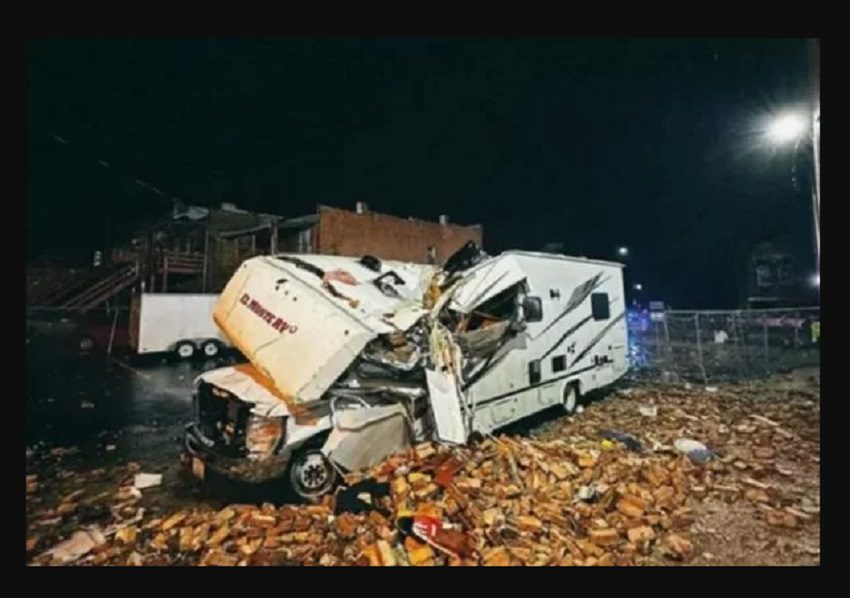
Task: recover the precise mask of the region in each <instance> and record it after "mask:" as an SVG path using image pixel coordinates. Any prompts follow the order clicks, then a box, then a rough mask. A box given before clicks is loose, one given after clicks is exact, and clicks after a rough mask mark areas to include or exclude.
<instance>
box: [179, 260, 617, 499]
mask: <svg viewBox="0 0 850 598" xmlns="http://www.w3.org/2000/svg"><path fill="white" fill-rule="evenodd" d="M625 307H626V304H625V297H624V289H623V276H622V266H621V265H620V264H616V263H611V262H602V261H597V260H589V259H584V258H573V257H567V256H560V255H553V254H544V253H531V252H523V251H509V252H506V253H503V254H501V255H499V256H496V257H489V256H486V255H485V254H483V253H482V252H481V251H480V250H479V249H478V248H477V247H475V246H474V245H467V246H466V247H464V248H463V249H462V250H461V251H459V252H458V253H457V254H455V256H453V257H452V258H450V259H449V260H448V261H447V262H446V264H445V265H444V266H443V267H442V268H438V267H435V266H425V265H416V264H408V263H400V262H389V261H383V262H382V261H381V260H378V259H376V258H374V257H370V256H366V257H363V258H352V257H339V256H326V255H278V256H264V257H256V258H252V259H250V260H247V261H246V262H245V263H244V264H243V265H242V266H241V267H240V269H239V270H238V271H237V272H236V274H235V275H234V276H233V278H232V279H231V280H230V282H229V283H228V285H227V287H226V288H225V290H224V292H223V293H222V295H221V298H220V300H219V302H218V303H217V305H216V307H215V312H214V314H215V316H214V317H215V321H216V323H217V324H218V325H219V326H220V327H221V329H222V331H223V333H224V334H225V335H226V336H227V337H228V338H229V339H230V340H231V342H232V343H233V344H234V345H235V346H236V347H237V348H238V349H240V351H241V352H242V353H243V354H244V355H245V356H246V357H247V358H248V359H249V360H250V363H248V364H244V365H239V366H234V367H227V368H221V369H218V370H213V371H211V372H207V373H205V374H203V375H202V376H200V377H199V378H198V379H197V380H196V391H195V398H194V401H195V416H196V417H195V421H194V422H192V423H191V424H189V425H188V426H187V429H186V435H185V438H184V445H185V449H186V450H185V453H184V461H185V462H186V463H187V464H191V466H192V470H193V471H194V473H195V475H196V476H198V477H201V478H203V477H204V476H205V475H206V473H205V472H206V471H207V469H208V468H209V469H210V470H214V471H216V472H217V473H220V474H223V475H225V476H227V477H231V478H238V479H243V480H254V481H260V480H265V479H269V478H275V477H278V476H281V477H284V476H285V477H288V479H289V482H290V483H291V485H292V488H293V489H294V490H295V491H296V493H298V494H299V495H301V496H302V497H305V498H315V497H318V496H321V495H322V494H324V493H326V492H328V491H329V490H330V489H331V488H332V487H333V485H334V482H335V480H336V479H337V476H338V473H339V472H340V471H351V470H357V469H362V468H365V467H369V466H371V465H374V464H375V463H377V462H379V461H380V460H381V459H383V458H384V457H386V456H387V455H389V454H391V453H393V452H396V451H400V450H404V449H405V448H406V447H408V446H410V445H411V444H413V443H416V442H420V441H422V440H427V439H433V440H439V441H442V442H449V443H457V444H462V443H465V442H466V441H467V440H468V439H469V438H470V436H471V435H472V434H474V433H476V432H478V433H485V434H486V433H490V432H492V431H493V430H496V429H498V428H500V427H503V426H505V425H507V424H510V423H512V422H515V421H517V420H519V419H521V418H524V417H526V416H528V415H531V414H533V413H536V412H539V411H541V410H543V409H546V408H548V407H551V406H555V405H562V406H563V407H564V409H566V410H567V411H568V412H572V411H573V410H574V409H575V407H576V402H577V400H578V398H579V397H580V396H581V395H582V394H585V393H587V392H589V391H592V390H594V389H597V388H599V387H602V386H605V385H608V384H610V383H612V382H614V381H615V380H617V379H618V378H619V377H621V376H622V375H623V374H624V373H625V372H626V370H627V368H628V356H627V334H626V322H625Z"/></svg>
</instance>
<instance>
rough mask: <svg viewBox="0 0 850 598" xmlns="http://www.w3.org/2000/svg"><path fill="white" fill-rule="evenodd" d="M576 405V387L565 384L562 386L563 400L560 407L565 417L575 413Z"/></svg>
mask: <svg viewBox="0 0 850 598" xmlns="http://www.w3.org/2000/svg"><path fill="white" fill-rule="evenodd" d="M577 404H578V387H577V385H576V384H574V383H573V384H567V385H566V386H564V398H563V400H562V402H561V405H562V406H563V408H564V411H565V412H566V413H567V415H571V414H573V413H575V410H576V405H577Z"/></svg>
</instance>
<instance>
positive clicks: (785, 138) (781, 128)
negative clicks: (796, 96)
mask: <svg viewBox="0 0 850 598" xmlns="http://www.w3.org/2000/svg"><path fill="white" fill-rule="evenodd" d="M763 134H764V137H765V139H766V140H767V141H768V143H769V144H770V145H772V146H774V147H783V146H788V145H790V144H791V143H792V142H793V143H794V148H793V150H792V152H793V153H794V154H796V153H797V150H798V149H799V148H800V144H801V143H802V142H803V140H810V141H811V142H812V152H813V157H814V159H813V163H814V174H815V177H814V178H815V181H814V184H813V185H812V212H813V216H814V224H815V242H816V247H817V251H816V254H817V268H818V270H820V104H817V105H816V106H815V109H814V111H813V112H812V113H811V114H810V113H808V112H801V111H788V112H782V113H780V114H777V115H775V116H774V117H773V118H771V119H769V120H768V121H767V122H766V123H765V125H764V130H763ZM793 164H794V166H795V167H796V162H794V163H793ZM795 170H796V168H795ZM792 174H793V173H792ZM795 179H796V176H795ZM795 184H796V183H795Z"/></svg>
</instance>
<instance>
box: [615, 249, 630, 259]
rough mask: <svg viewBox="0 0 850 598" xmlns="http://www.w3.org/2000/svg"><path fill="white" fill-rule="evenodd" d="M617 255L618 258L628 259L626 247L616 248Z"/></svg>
mask: <svg viewBox="0 0 850 598" xmlns="http://www.w3.org/2000/svg"><path fill="white" fill-rule="evenodd" d="M617 255H619V256H620V257H628V255H629V248H628V247H618V248H617Z"/></svg>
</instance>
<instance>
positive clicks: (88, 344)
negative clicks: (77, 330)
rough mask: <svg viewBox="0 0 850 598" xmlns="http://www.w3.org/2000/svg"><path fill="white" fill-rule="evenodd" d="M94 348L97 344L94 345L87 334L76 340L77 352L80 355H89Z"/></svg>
mask: <svg viewBox="0 0 850 598" xmlns="http://www.w3.org/2000/svg"><path fill="white" fill-rule="evenodd" d="M96 346H97V343H95V342H94V339H93V338H92V337H90V336H89V335H87V334H85V335H83V336H81V337H79V338H78V339H77V350H79V351H80V352H81V353H90V352H92V351H93V350H94V348H95V347H96Z"/></svg>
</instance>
